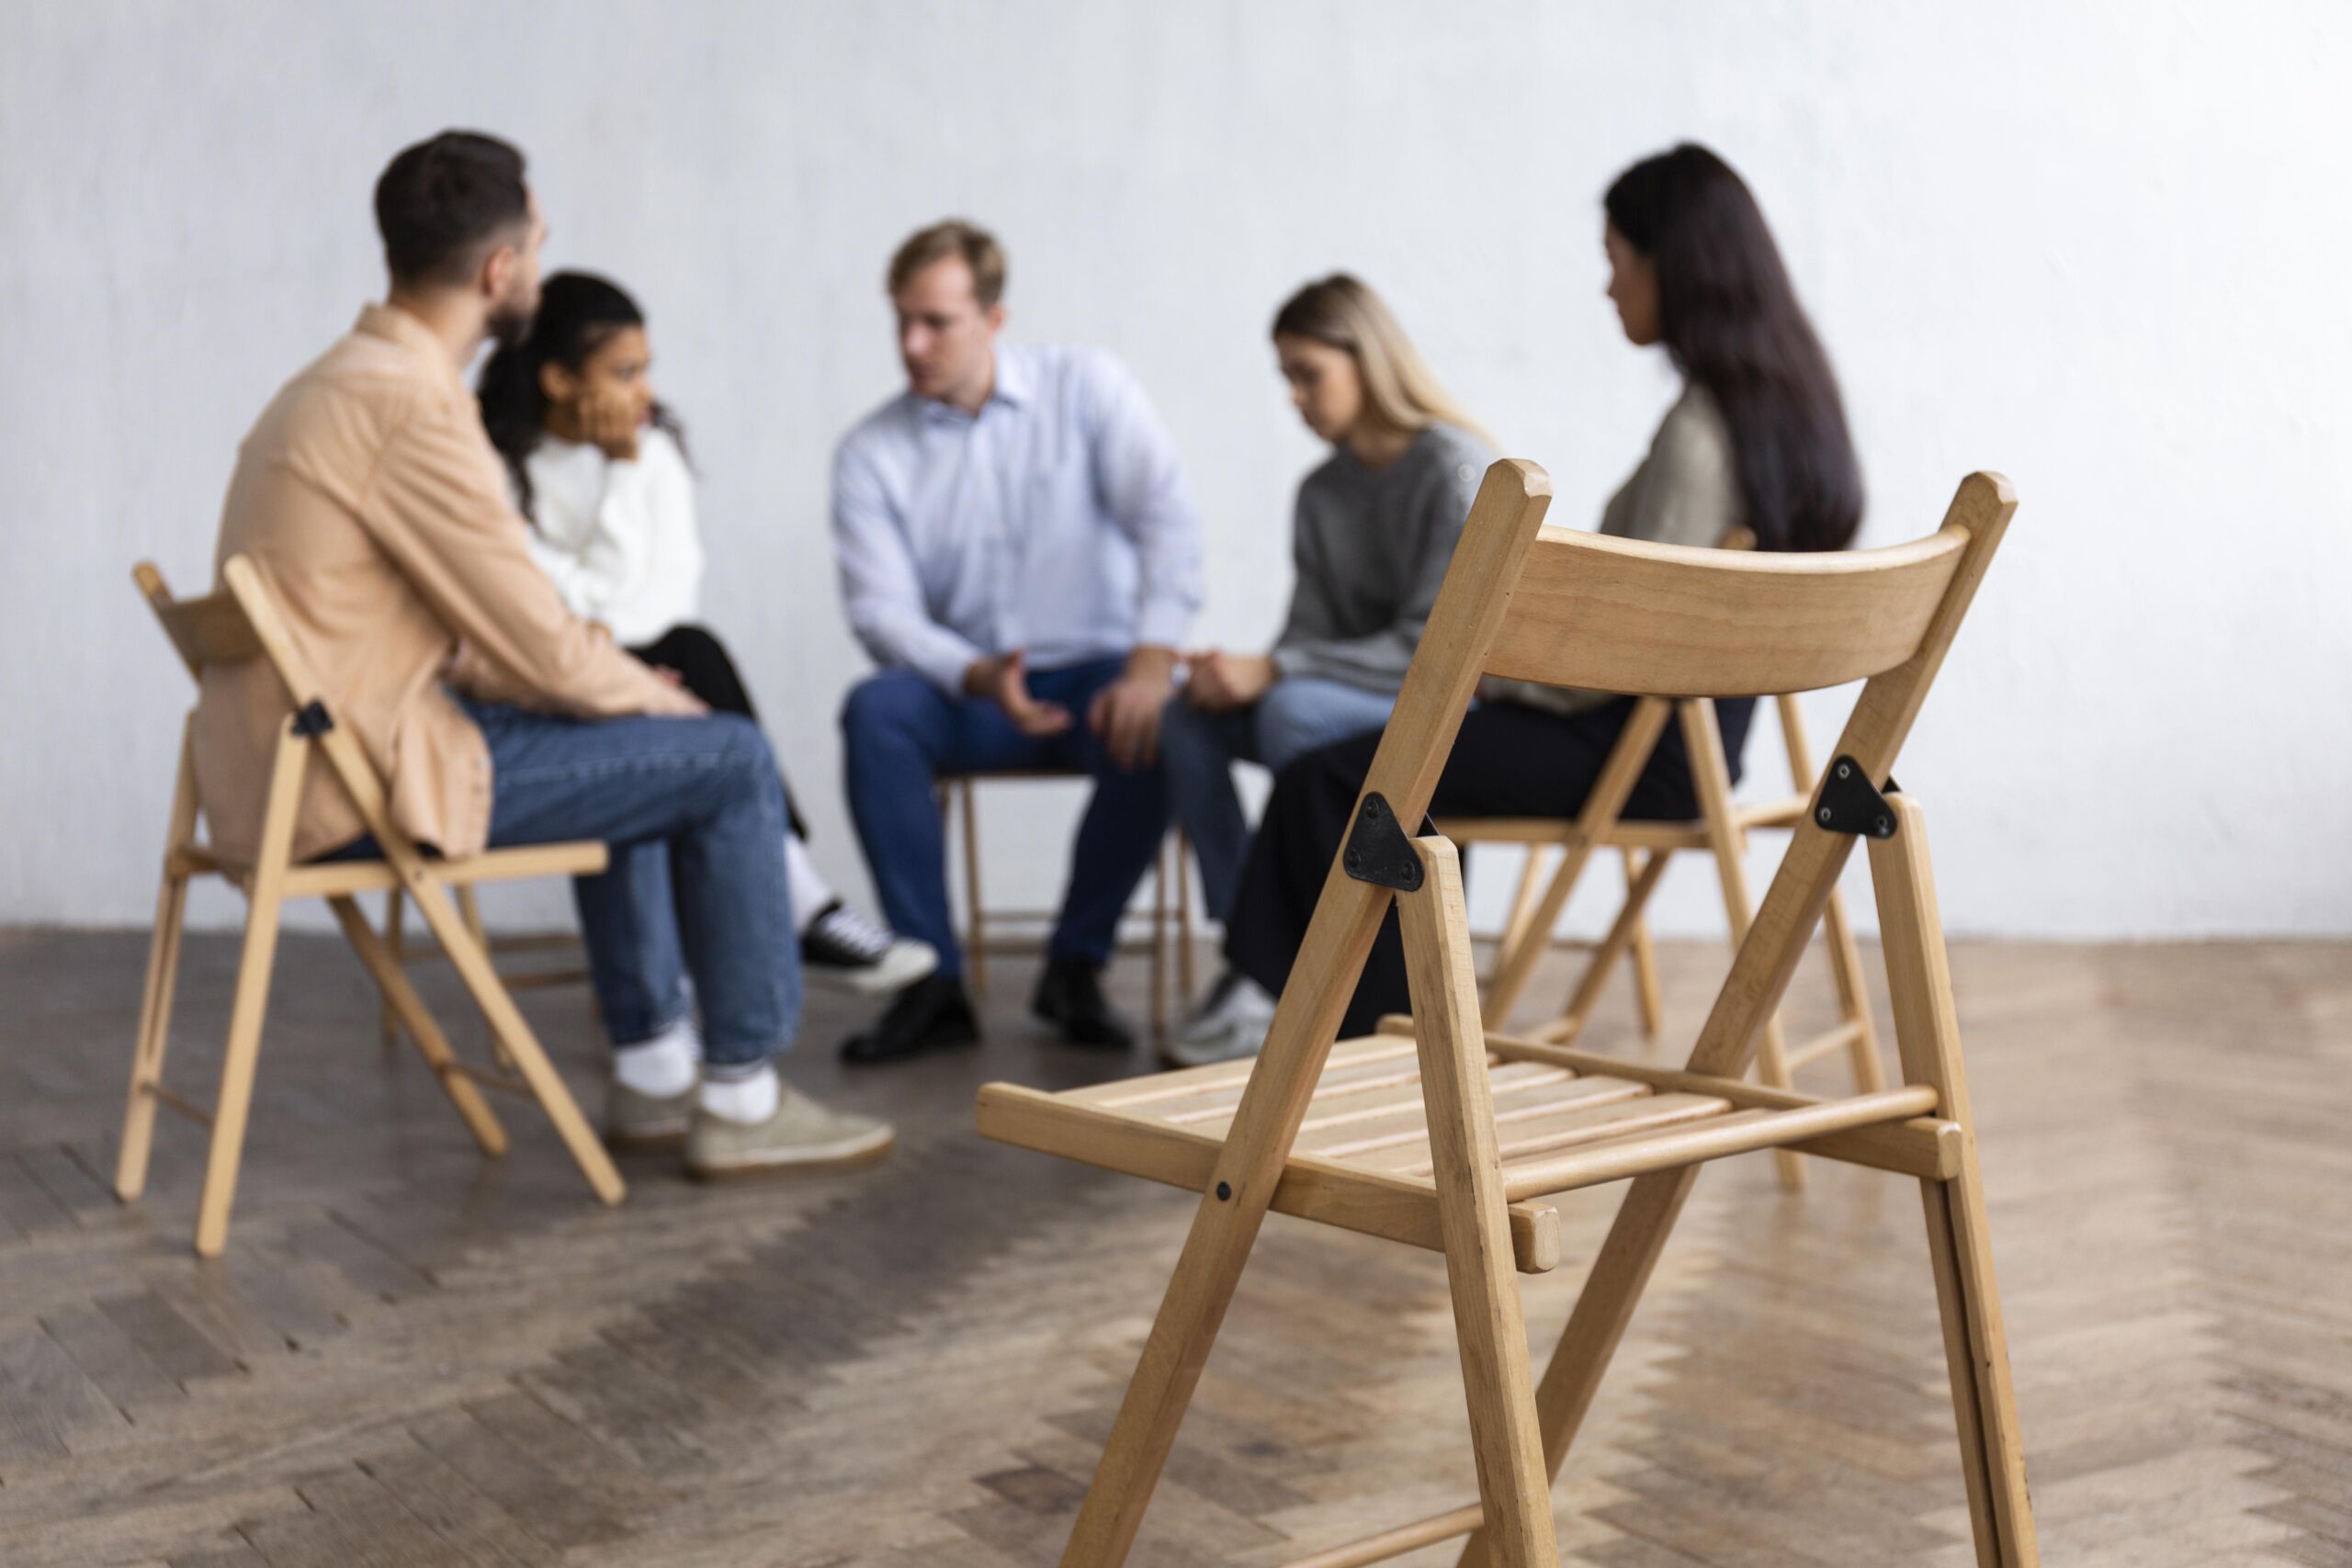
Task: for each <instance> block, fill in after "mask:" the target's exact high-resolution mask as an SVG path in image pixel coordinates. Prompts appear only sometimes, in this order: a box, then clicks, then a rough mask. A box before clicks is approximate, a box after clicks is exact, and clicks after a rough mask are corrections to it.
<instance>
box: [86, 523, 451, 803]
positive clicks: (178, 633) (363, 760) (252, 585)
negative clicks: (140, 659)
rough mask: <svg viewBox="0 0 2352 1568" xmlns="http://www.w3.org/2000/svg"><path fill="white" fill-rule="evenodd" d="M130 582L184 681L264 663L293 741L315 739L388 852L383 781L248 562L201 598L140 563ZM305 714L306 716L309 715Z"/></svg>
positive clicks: (224, 573)
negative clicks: (180, 595)
mask: <svg viewBox="0 0 2352 1568" xmlns="http://www.w3.org/2000/svg"><path fill="white" fill-rule="evenodd" d="M131 577H132V580H133V581H136V582H137V583H138V584H139V591H140V592H141V594H143V595H144V596H145V598H146V600H147V603H148V604H149V606H150V607H152V608H153V610H154V612H155V618H156V619H157V620H158V621H160V622H161V623H162V624H163V627H164V635H165V636H166V637H170V638H171V639H172V646H173V647H174V648H175V649H177V650H178V651H179V656H180V659H181V661H182V662H184V663H185V664H187V669H188V673H189V674H191V675H194V676H196V677H197V678H198V679H199V680H201V679H202V678H203V674H204V671H206V669H208V668H209V667H210V666H212V665H215V664H236V663H245V662H249V661H251V660H256V659H260V660H267V661H268V664H269V667H270V669H271V671H273V672H275V673H276V675H277V683H278V687H279V690H280V691H281V692H282V693H283V694H285V696H286V699H287V713H288V716H289V717H293V718H296V720H297V722H296V723H295V724H294V726H293V728H294V730H295V731H298V732H299V733H297V734H295V735H294V737H293V740H294V742H295V743H297V744H305V745H306V744H307V743H308V742H309V741H310V740H311V738H312V737H315V738H316V740H317V743H318V744H319V746H320V748H321V749H322V750H323V751H324V752H325V753H326V759H327V763H328V765H329V767H331V768H332V769H333V770H334V776H335V778H336V779H337V780H338V781H339V782H340V783H341V784H343V787H344V788H345V791H347V792H348V793H349V795H351V798H352V800H353V802H354V804H355V805H356V806H357V807H358V808H359V814H360V818H361V819H362V820H363V821H364V822H365V824H366V825H367V828H368V831H369V832H370V833H371V834H373V835H374V836H375V838H376V840H377V842H378V843H379V845H387V846H389V844H390V842H391V840H393V839H394V838H395V837H396V836H398V830H397V829H395V828H394V826H393V824H392V822H391V819H390V815H389V813H388V811H387V808H386V807H387V796H386V792H385V785H384V781H383V779H382V777H381V776H380V775H379V773H377V772H376V769H375V766H374V764H372V763H371V762H369V761H368V756H367V753H366V752H364V751H362V750H360V748H359V745H358V742H357V741H356V740H355V739H353V738H352V735H351V732H350V731H349V730H347V729H344V728H338V727H337V726H335V725H334V722H333V716H332V715H331V714H329V713H328V712H327V711H326V709H325V706H324V703H325V693H324V690H323V688H322V686H321V685H320V682H319V678H318V676H317V674H316V673H315V672H314V671H312V670H311V661H310V660H308V659H305V658H304V657H303V656H302V650H301V649H300V647H299V646H297V645H296V643H295V641H294V637H293V634H292V633H291V632H290V631H288V628H287V625H286V618H285V616H284V615H281V614H280V613H279V611H278V608H277V596H276V594H274V593H273V592H271V591H270V587H269V582H268V580H267V579H266V577H264V576H263V575H262V571H261V569H260V568H259V567H258V566H257V565H255V564H254V561H253V560H252V558H249V557H246V556H243V555H234V556H231V557H230V558H228V559H227V560H226V561H224V562H222V563H221V566H220V581H221V582H222V583H223V585H224V586H223V587H222V588H221V589H220V591H219V592H213V593H208V594H206V595H205V596H204V597H203V598H201V599H174V598H173V597H172V594H171V590H170V589H169V588H167V587H165V586H164V574H163V573H162V572H160V571H158V570H156V569H155V567H154V565H153V562H149V561H141V562H140V563H139V565H138V566H136V567H134V568H133V569H132V570H131ZM314 705H316V706H314ZM306 709H307V710H311V711H310V712H309V713H307V714H306V713H305V710H306ZM311 721H315V722H311ZM296 787H298V788H299V782H298V784H297V785H296ZM400 841H401V843H402V844H403V845H405V844H406V843H407V840H406V839H405V837H404V836H400Z"/></svg>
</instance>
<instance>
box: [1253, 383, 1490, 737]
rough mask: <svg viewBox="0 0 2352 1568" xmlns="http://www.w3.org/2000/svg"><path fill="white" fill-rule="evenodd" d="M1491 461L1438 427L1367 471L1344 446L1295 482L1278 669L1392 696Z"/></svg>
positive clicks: (1476, 444) (1471, 443) (1469, 438)
mask: <svg viewBox="0 0 2352 1568" xmlns="http://www.w3.org/2000/svg"><path fill="white" fill-rule="evenodd" d="M1493 461H1494V455H1493V454H1492V453H1490V452H1489V451H1487V447H1486V444H1485V443H1484V442H1482V441H1480V440H1479V439H1478V438H1477V437H1476V436H1475V435H1472V434H1470V433H1469V432H1467V431H1464V430H1460V429H1457V428H1455V427H1454V426H1453V425H1449V424H1432V425H1430V426H1429V427H1428V428H1426V429H1424V430H1423V431H1421V433H1420V434H1418V435H1416V436H1415V437H1414V438H1413V444H1412V445H1411V446H1408V447H1407V448H1406V449H1405V451H1404V454H1403V455H1402V456H1401V457H1397V460H1396V461H1394V462H1392V463H1390V464H1388V465H1387V466H1386V467H1385V468H1377V469H1374V468H1365V467H1364V466H1363V464H1362V463H1360V462H1358V461H1356V459H1355V458H1354V457H1352V456H1351V455H1350V454H1349V452H1348V451H1347V449H1346V448H1345V447H1341V448H1340V450H1339V451H1337V452H1335V453H1333V454H1332V455H1331V458H1330V461H1329V462H1327V463H1325V464H1324V465H1323V466H1322V467H1321V468H1317V469H1316V470H1315V471H1314V472H1313V473H1311V474H1309V475H1307V476H1306V479H1304V480H1303V481H1301V483H1300V484H1299V487H1298V507H1297V512H1296V515H1295V521H1294V522H1293V524H1292V530H1291V557H1292V561H1293V564H1294V566H1295V569H1296V573H1297V583H1296V586H1295V587H1294V588H1293V589H1292V591H1291V601H1290V615H1289V616H1288V618H1287V619H1286V620H1285V621H1284V622H1283V633H1282V637H1280V639H1278V640H1277V641H1276V642H1275V644H1274V653H1273V660H1274V671H1275V673H1276V674H1277V675H1280V676H1282V677H1283V678H1284V679H1295V678H1296V677H1299V676H1315V677H1319V678H1321V679H1323V680H1327V681H1339V682H1345V683H1346V684H1348V685H1351V686H1361V687H1363V689H1365V690H1366V691H1373V692H1395V691H1396V690H1397V688H1399V687H1400V686H1402V685H1403V684H1404V683H1405V667H1406V666H1407V665H1408V664H1410V663H1412V661H1413V649H1415V648H1416V647H1418V646H1419V643H1420V640H1421V628H1422V626H1425V625H1426V624H1427V623H1428V621H1429V616H1430V607H1431V606H1432V605H1434V604H1436V603H1437V591H1438V585H1439V584H1440V583H1442V582H1443V581H1445V569H1446V565H1447V563H1448V562H1450V561H1451V560H1453V546H1454V542H1455V541H1456V540H1457V539H1459V538H1461V536H1462V525H1463V522H1464V519H1465V518H1467V517H1468V516H1469V514H1470V499H1471V497H1472V496H1474V495H1476V493H1477V491H1478V481H1479V479H1481V478H1483V477H1484V476H1485V474H1486V471H1487V465H1488V464H1489V463H1491V462H1493Z"/></svg>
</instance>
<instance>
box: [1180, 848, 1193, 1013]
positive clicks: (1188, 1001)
mask: <svg viewBox="0 0 2352 1568" xmlns="http://www.w3.org/2000/svg"><path fill="white" fill-rule="evenodd" d="M1194 984H1195V982H1194V979H1193V846H1192V843H1191V841H1190V840H1187V839H1186V838H1185V837H1184V829H1182V828H1179V829H1176V1010H1177V1011H1178V1012H1180V1013H1183V1012H1190V1011H1191V1010H1192V1007H1193V987H1194Z"/></svg>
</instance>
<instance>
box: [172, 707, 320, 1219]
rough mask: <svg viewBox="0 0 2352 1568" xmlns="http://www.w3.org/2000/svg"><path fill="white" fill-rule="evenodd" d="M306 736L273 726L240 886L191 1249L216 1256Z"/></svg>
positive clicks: (250, 1078)
mask: <svg viewBox="0 0 2352 1568" xmlns="http://www.w3.org/2000/svg"><path fill="white" fill-rule="evenodd" d="M310 760H311V742H310V740H309V739H308V738H306V737H304V736H301V735H300V734H297V733H296V732H295V730H294V728H292V726H291V725H290V724H289V725H288V728H285V729H283V730H281V731H279V732H278V737H277V754H276V757H275V758H274V760H273V761H272V762H271V766H270V776H269V793H268V794H267V795H266V796H264V799H265V800H266V802H267V805H266V806H265V807H263V810H262V825H261V844H260V848H259V849H258V850H257V851H256V852H255V853H254V873H253V882H252V884H251V886H248V887H247V888H246V889H245V899H246V906H245V945H244V951H243V953H242V954H241V955H240V956H239V958H238V961H237V991H236V996H235V998H234V999H233V1000H232V1002H231V1003H230V1005H229V1047H228V1051H227V1053H226V1054H225V1055H223V1056H222V1058H221V1062H220V1100H219V1101H218V1103H216V1104H215V1105H214V1106H213V1108H212V1146H211V1147H210V1149H209V1150H208V1151H207V1153H206V1156H205V1164H204V1192H203V1195H202V1196H201V1197H200V1198H199V1199H198V1201H197V1209H196V1250H197V1254H198V1256H199V1257H203V1258H218V1257H220V1249H221V1248H222V1247H225V1246H227V1245H228V1241H229V1210H230V1208H231V1206H232V1205H233V1204H234V1203H235V1201H236V1198H237V1165H238V1161H239V1160H240V1159H241V1158H242V1157H243V1154H244V1146H245V1113H246V1111H248V1110H249V1109H250V1108H251V1106H252V1104H253V1093H254V1063H255V1062H256V1061H257V1060H258V1059H259V1057H260V1055H261V1024H262V1019H263V1018H264V1017H265V1016H266V1014H267V1013H268V1011H269V976H270V969H271V966H272V965H273V964H275V963H276V962H277V918H278V913H279V909H280V907H281V905H282V903H283V901H284V896H283V893H282V888H283V886H284V884H285V881H286V865H287V861H288V857H289V855H290V853H291V852H292V850H293V847H294V817H295V811H296V807H297V805H298V803H299V802H300V798H301V794H302V775H303V773H304V771H305V770H306V769H307V768H308V766H309V765H310Z"/></svg>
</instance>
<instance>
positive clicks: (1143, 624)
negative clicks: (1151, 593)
mask: <svg viewBox="0 0 2352 1568" xmlns="http://www.w3.org/2000/svg"><path fill="white" fill-rule="evenodd" d="M1192 629H1193V605H1191V604H1187V603H1186V602H1185V601H1183V600H1182V599H1150V600H1146V601H1145V602H1144V606H1143V612H1142V614H1140V615H1137V616H1136V647H1138V648H1182V647H1183V646H1184V638H1185V637H1186V635H1187V634H1189V633H1190V632H1191V631H1192Z"/></svg>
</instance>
